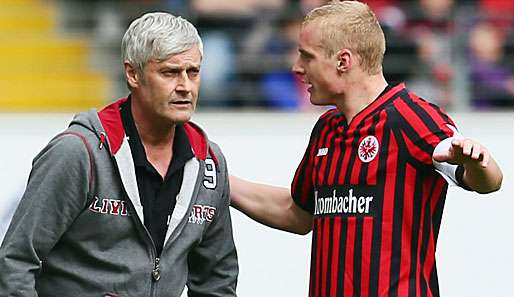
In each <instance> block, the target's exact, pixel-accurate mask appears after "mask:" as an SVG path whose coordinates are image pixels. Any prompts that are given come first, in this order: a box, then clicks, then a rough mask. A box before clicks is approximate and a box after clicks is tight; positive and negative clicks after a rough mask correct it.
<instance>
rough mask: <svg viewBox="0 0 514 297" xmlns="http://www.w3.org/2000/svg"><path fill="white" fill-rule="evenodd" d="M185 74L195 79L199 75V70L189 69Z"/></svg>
mask: <svg viewBox="0 0 514 297" xmlns="http://www.w3.org/2000/svg"><path fill="white" fill-rule="evenodd" d="M187 74H188V75H189V76H190V77H197V76H198V75H199V74H200V69H199V68H191V69H188V70H187Z"/></svg>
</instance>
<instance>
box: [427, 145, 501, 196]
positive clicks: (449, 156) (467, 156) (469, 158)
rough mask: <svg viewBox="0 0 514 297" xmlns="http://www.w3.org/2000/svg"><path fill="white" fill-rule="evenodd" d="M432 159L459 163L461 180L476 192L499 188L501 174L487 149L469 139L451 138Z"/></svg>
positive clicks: (491, 190)
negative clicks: (449, 144) (448, 145)
mask: <svg viewBox="0 0 514 297" xmlns="http://www.w3.org/2000/svg"><path fill="white" fill-rule="evenodd" d="M432 157H433V160H434V161H437V162H447V163H450V164H455V165H461V166H463V168H464V175H463V182H464V183H465V184H466V186H468V187H469V188H470V189H471V190H474V191H476V192H478V193H483V194H485V193H490V192H494V191H497V190H499V189H500V186H501V183H502V179H503V174H502V172H501V170H500V167H499V166H498V164H497V163H496V161H494V159H493V158H492V156H491V154H490V153H489V150H488V149H487V148H486V147H485V146H483V145H481V144H480V143H478V142H476V141H474V140H472V139H469V138H465V139H452V141H451V146H450V147H449V149H447V150H443V151H438V152H434V155H433V156H432Z"/></svg>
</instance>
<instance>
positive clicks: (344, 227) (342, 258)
mask: <svg viewBox="0 0 514 297" xmlns="http://www.w3.org/2000/svg"><path fill="white" fill-rule="evenodd" d="M347 234H348V219H346V218H343V219H342V220H341V236H340V237H339V240H340V244H339V273H338V275H337V296H344V268H345V266H346V249H345V247H346V236H347Z"/></svg>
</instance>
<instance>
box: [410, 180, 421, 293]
mask: <svg viewBox="0 0 514 297" xmlns="http://www.w3.org/2000/svg"><path fill="white" fill-rule="evenodd" d="M414 193H419V194H417V195H416V194H415V195H414V202H413V210H412V231H411V236H412V242H411V251H412V253H411V259H410V261H411V262H410V274H411V278H410V280H409V297H416V273H417V272H416V267H418V265H420V263H418V243H419V233H420V227H421V218H422V205H423V195H422V193H423V175H422V174H418V175H417V176H416V184H415V189H414Z"/></svg>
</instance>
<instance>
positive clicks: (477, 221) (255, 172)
mask: <svg viewBox="0 0 514 297" xmlns="http://www.w3.org/2000/svg"><path fill="white" fill-rule="evenodd" d="M452 116H453V118H454V120H455V121H456V122H457V125H458V127H459V128H460V131H461V132H462V133H463V134H464V135H466V136H469V137H472V138H476V139H478V140H479V141H481V142H482V143H483V144H484V145H486V146H487V147H488V148H490V150H491V151H492V153H493V156H494V157H495V158H496V159H497V161H498V163H499V164H500V166H501V168H502V169H503V172H504V183H503V188H502V190H500V191H499V192H497V193H494V194H490V195H486V196H479V195H478V194H474V193H470V192H466V191H464V190H461V189H459V188H450V190H449V193H448V198H447V200H446V207H445V212H444V215H443V223H442V226H441V231H440V234H439V240H438V250H437V261H438V262H437V263H438V272H439V283H440V289H441V296H452V297H459V296H465V297H474V296H476V297H483V296H488V297H503V296H508V295H509V294H511V293H508V292H513V291H514V282H513V281H512V280H513V279H514V252H513V251H514V236H513V234H514V233H513V232H512V228H513V227H514V215H512V212H513V210H514V198H512V196H513V194H514V184H513V183H512V179H513V176H514V161H513V160H514V158H513V157H512V154H513V153H514V137H513V132H512V131H513V130H514V114H512V113H499V114H453V115H452ZM70 119H71V115H69V114H43V115H39V114H0V181H1V188H0V199H1V200H0V201H1V204H0V238H2V237H3V233H4V232H5V229H4V228H5V222H3V223H4V224H2V218H5V217H8V216H9V214H10V212H11V211H12V207H11V206H12V205H13V201H15V200H16V199H17V198H18V197H19V195H20V193H21V192H22V191H23V187H24V185H25V183H26V180H27V176H28V172H29V170H30V163H31V160H32V158H33V157H34V156H35V154H36V153H37V152H38V151H39V150H40V149H41V148H42V147H43V146H44V145H45V144H46V143H47V142H48V141H49V140H50V138H51V137H52V136H53V135H55V134H56V133H58V132H59V131H61V130H63V129H64V128H65V127H66V126H67V122H68V121H69V120H70ZM316 119H317V114H310V113H309V114H303V113H294V114H293V113H223V112H210V113H198V114H197V115H195V117H194V121H195V122H197V123H199V124H200V125H201V126H202V127H203V128H204V129H205V130H206V131H207V132H208V135H209V137H210V139H212V140H214V141H215V142H217V143H218V144H219V145H220V146H221V148H222V150H223V151H224V153H225V156H226V157H227V160H228V162H229V169H230V171H231V173H233V174H235V175H238V176H242V177H245V178H248V179H252V180H254V181H260V182H265V183H272V184H277V185H284V186H288V185H289V183H290V181H291V179H292V176H293V174H294V170H295V169H296V166H297V163H298V162H299V160H300V158H301V156H302V154H303V151H304V149H305V147H306V145H307V141H308V137H309V134H310V130H311V128H312V126H313V125H314V123H315V121H316ZM232 215H233V224H234V232H235V234H234V236H235V240H236V245H237V248H238V254H239V260H240V263H239V264H240V277H239V285H238V294H239V295H240V296H244V297H254V296H255V297H257V296H280V297H289V296H294V297H301V296H307V289H308V279H309V262H310V235H307V236H299V235H293V234H289V233H285V232H280V231H277V230H273V229H271V228H268V227H265V226H262V225H259V224H257V223H255V222H253V221H251V220H250V219H249V218H247V217H245V216H244V215H242V214H241V213H239V212H238V211H236V210H232Z"/></svg>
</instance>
